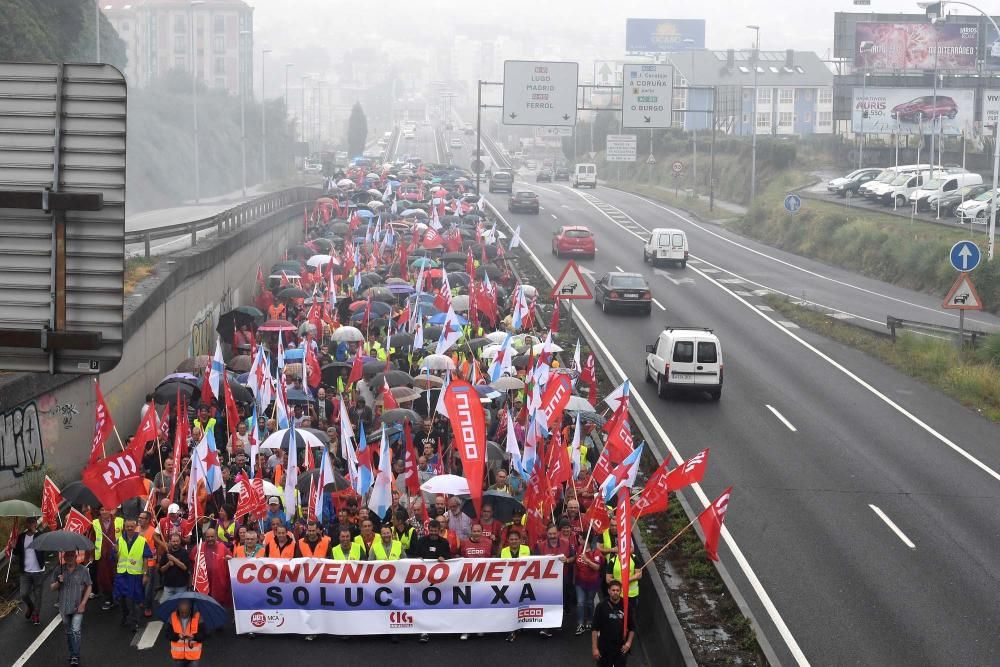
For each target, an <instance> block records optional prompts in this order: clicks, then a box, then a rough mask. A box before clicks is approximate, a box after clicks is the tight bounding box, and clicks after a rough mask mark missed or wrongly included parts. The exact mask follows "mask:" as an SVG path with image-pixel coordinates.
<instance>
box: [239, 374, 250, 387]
mask: <svg viewBox="0 0 1000 667" xmlns="http://www.w3.org/2000/svg"><path fill="white" fill-rule="evenodd" d="M249 379H250V374H249V373H240V374H239V375H237V376H236V381H237V382H239V383H240V384H246V383H247V380H249Z"/></svg>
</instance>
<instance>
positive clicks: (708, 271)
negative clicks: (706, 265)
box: [702, 269, 722, 273]
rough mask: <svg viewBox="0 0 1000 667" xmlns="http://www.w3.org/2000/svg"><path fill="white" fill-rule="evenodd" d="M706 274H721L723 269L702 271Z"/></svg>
mask: <svg viewBox="0 0 1000 667" xmlns="http://www.w3.org/2000/svg"><path fill="white" fill-rule="evenodd" d="M702 271H704V272H705V273H721V271H722V270H721V269H702Z"/></svg>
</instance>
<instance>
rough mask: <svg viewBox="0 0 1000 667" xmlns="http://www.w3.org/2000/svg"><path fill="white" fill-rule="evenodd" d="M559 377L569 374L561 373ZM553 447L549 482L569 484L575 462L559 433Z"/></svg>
mask: <svg viewBox="0 0 1000 667" xmlns="http://www.w3.org/2000/svg"><path fill="white" fill-rule="evenodd" d="M558 377H567V376H565V375H560V376H558ZM557 429H558V426H554V427H553V433H554V434H558V433H559V431H558V430H557ZM551 447H553V451H552V454H551V458H552V462H551V466H550V467H549V484H550V485H551V486H552V487H553V488H558V487H559V485H560V484H563V483H564V482H565V483H567V484H568V483H570V482H572V481H573V462H572V461H570V460H569V450H567V449H566V447H565V446H563V444H562V441H561V439H560V438H559V436H558V435H553V436H552V444H551ZM595 502H596V501H595Z"/></svg>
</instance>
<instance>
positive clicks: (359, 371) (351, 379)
mask: <svg viewBox="0 0 1000 667" xmlns="http://www.w3.org/2000/svg"><path fill="white" fill-rule="evenodd" d="M364 376H365V368H364V363H363V362H362V361H361V346H360V345H358V351H357V353H356V354H355V355H354V363H353V364H351V374H350V375H348V376H347V384H348V385H352V384H354V383H355V382H357V381H358V380H360V379H361V378H363V377H364Z"/></svg>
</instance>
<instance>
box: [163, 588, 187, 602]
mask: <svg viewBox="0 0 1000 667" xmlns="http://www.w3.org/2000/svg"><path fill="white" fill-rule="evenodd" d="M186 592H187V586H164V587H163V597H162V598H160V602H166V601H167V600H169V599H170V598H174V597H177V596H178V595H180V594H181V593H186Z"/></svg>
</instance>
